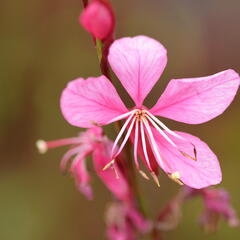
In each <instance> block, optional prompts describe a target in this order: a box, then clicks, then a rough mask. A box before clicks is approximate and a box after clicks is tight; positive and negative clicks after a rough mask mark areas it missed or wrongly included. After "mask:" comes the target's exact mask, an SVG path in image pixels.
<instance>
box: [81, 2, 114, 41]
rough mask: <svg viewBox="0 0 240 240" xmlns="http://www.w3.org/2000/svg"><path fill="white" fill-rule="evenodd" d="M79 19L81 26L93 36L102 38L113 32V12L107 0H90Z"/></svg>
mask: <svg viewBox="0 0 240 240" xmlns="http://www.w3.org/2000/svg"><path fill="white" fill-rule="evenodd" d="M79 20H80V23H81V24H82V26H83V27H84V28H85V29H86V30H87V31H88V32H90V33H91V34H92V35H93V37H95V38H98V39H101V40H104V39H106V38H107V37H109V36H110V35H111V34H113V31H114V25H115V20H114V14H113V10H112V7H111V5H110V3H108V2H107V1H104V0H93V1H91V2H90V3H89V4H88V5H87V7H86V8H85V9H84V10H83V12H82V14H81V16H80V19H79Z"/></svg>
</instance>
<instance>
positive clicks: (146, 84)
mask: <svg viewBox="0 0 240 240" xmlns="http://www.w3.org/2000/svg"><path fill="white" fill-rule="evenodd" d="M108 60H109V63H110V65H111V67H112V69H113V71H114V73H115V74H116V75H117V77H118V78H119V80H120V81H121V83H122V85H123V86H124V87H125V89H126V90H127V92H128V93H129V95H130V96H131V97H132V99H133V100H134V101H135V103H136V105H137V106H140V105H141V104H142V103H143V101H144V99H145V97H146V96H147V94H148V93H149V92H150V91H151V89H152V87H153V86H154V84H155V83H156V81H157V80H158V79H159V77H160V76H161V74H162V72H163V70H164V68H165V66H166V63H167V51H166V49H165V48H164V47H163V46H162V45H161V44H160V43H159V42H158V41H156V40H154V39H152V38H149V37H146V36H137V37H133V38H130V37H127V38H121V39H119V40H116V41H115V42H114V43H113V44H112V46H111V47H110V49H109V56H108Z"/></svg>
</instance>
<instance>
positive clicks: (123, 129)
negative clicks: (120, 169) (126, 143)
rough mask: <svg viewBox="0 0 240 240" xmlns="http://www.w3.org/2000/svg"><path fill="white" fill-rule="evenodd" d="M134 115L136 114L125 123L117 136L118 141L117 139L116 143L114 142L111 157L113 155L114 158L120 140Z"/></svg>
mask: <svg viewBox="0 0 240 240" xmlns="http://www.w3.org/2000/svg"><path fill="white" fill-rule="evenodd" d="M134 114H135V112H133V113H132V114H131V115H130V116H129V117H128V119H127V120H126V121H125V123H124V125H123V126H122V128H121V130H120V132H119V133H118V135H117V137H116V139H115V141H114V143H113V147H112V152H111V155H112V156H113V155H114V150H115V148H116V146H117V144H118V142H119V140H120V138H121V137H122V135H123V133H124V131H125V129H126V128H127V126H128V124H129V122H130V121H131V119H132V117H133V115H134Z"/></svg>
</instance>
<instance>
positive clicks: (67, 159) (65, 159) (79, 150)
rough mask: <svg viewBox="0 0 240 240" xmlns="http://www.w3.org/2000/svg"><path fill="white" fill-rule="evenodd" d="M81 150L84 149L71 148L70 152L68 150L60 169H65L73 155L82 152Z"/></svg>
mask: <svg viewBox="0 0 240 240" xmlns="http://www.w3.org/2000/svg"><path fill="white" fill-rule="evenodd" d="M81 150H82V147H81V146H80V147H75V148H71V149H70V150H68V151H67V152H66V153H65V154H64V155H63V157H62V160H61V162H60V167H61V169H65V167H66V165H67V162H68V161H69V159H70V158H71V157H72V156H73V155H75V154H77V153H79V152H81Z"/></svg>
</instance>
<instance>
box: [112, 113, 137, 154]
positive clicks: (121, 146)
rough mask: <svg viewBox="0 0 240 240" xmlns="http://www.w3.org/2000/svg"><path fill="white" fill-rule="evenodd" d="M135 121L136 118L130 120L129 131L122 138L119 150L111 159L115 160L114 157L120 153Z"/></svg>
mask: <svg viewBox="0 0 240 240" xmlns="http://www.w3.org/2000/svg"><path fill="white" fill-rule="evenodd" d="M135 121H136V118H135V117H134V118H133V120H132V122H131V124H130V126H129V129H128V130H127V133H126V136H125V138H124V140H123V142H122V144H121V146H120V148H119V149H118V151H117V153H116V154H115V155H114V157H113V158H116V157H117V156H118V154H119V153H120V152H121V151H122V149H123V147H124V146H125V144H126V143H127V140H128V138H129V137H130V134H131V132H132V129H133V126H134V123H135Z"/></svg>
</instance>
